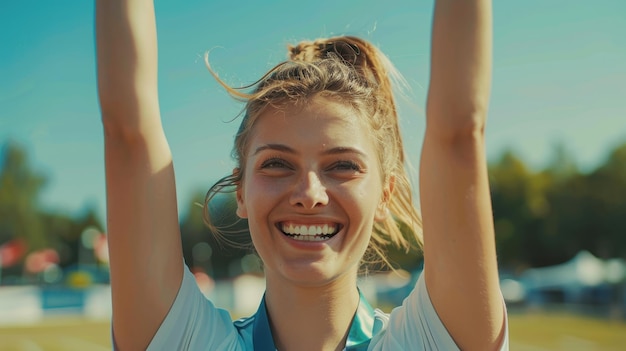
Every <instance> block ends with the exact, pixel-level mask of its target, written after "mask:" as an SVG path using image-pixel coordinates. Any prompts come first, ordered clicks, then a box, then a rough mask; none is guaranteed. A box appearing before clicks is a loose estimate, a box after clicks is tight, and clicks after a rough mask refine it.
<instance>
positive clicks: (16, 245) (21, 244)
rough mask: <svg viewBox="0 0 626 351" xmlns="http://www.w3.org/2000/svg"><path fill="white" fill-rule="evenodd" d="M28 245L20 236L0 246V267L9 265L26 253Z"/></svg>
mask: <svg viewBox="0 0 626 351" xmlns="http://www.w3.org/2000/svg"><path fill="white" fill-rule="evenodd" d="M27 249H28V245H26V241H25V240H24V239H22V238H17V239H13V240H11V241H8V242H6V243H4V244H2V245H1V246H0V267H11V266H13V265H14V264H16V263H18V262H19V261H20V259H21V258H22V256H24V254H25V253H26V250H27Z"/></svg>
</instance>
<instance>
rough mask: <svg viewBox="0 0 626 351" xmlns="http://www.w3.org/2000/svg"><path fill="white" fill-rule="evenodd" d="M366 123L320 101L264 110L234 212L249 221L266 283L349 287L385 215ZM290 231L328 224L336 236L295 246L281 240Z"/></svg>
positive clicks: (347, 110) (348, 110)
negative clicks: (377, 223) (337, 283)
mask: <svg viewBox="0 0 626 351" xmlns="http://www.w3.org/2000/svg"><path fill="white" fill-rule="evenodd" d="M366 123H367V122H365V121H364V118H363V117H361V116H359V114H358V113H357V112H355V111H354V110H353V109H351V108H349V107H346V106H344V105H343V104H341V103H338V102H334V101H332V100H329V99H327V98H321V97H317V98H315V99H314V100H313V101H312V102H311V103H310V104H308V105H307V106H306V107H304V108H302V107H300V108H296V107H287V108H282V109H274V108H270V109H268V110H266V111H265V112H264V113H263V114H262V115H261V116H260V117H259V119H258V120H257V122H256V124H255V126H254V127H253V128H254V131H253V135H252V138H251V140H250V143H249V150H248V151H249V156H248V159H247V160H246V163H245V171H244V176H243V182H242V184H241V186H240V189H239V190H238V192H237V198H238V205H239V208H238V211H237V213H238V215H239V216H240V217H243V218H247V219H248V223H249V225H250V232H251V236H252V240H253V242H254V245H255V248H256V250H257V252H258V253H259V255H260V256H261V258H262V260H263V262H264V267H265V273H266V276H267V281H268V284H272V283H274V282H275V283H277V284H281V285H282V284H285V283H286V284H294V285H304V286H323V285H327V284H329V283H331V282H334V281H336V280H338V279H339V280H346V281H345V283H346V284H350V285H352V286H354V287H355V286H356V273H357V270H358V265H359V261H360V260H361V258H362V256H363V253H364V252H365V250H366V248H367V245H368V243H369V239H370V236H371V231H372V226H373V223H374V221H375V220H381V219H383V218H384V216H385V214H386V211H385V209H384V203H383V201H382V199H383V197H384V196H383V191H384V190H383V188H384V186H383V181H382V177H381V171H380V164H379V161H378V158H377V152H376V149H375V147H376V146H375V144H374V143H373V142H372V137H371V136H370V134H369V133H368V131H367V128H368V127H367V126H366ZM386 191H388V190H386ZM289 225H291V228H293V227H295V226H303V225H304V226H307V228H308V226H313V225H315V226H320V227H324V226H325V225H327V226H328V228H329V229H328V230H329V231H331V229H330V228H336V230H335V231H336V234H335V235H334V236H332V238H330V239H327V240H324V241H300V240H295V239H293V238H291V237H289V236H287V235H285V233H284V232H283V229H287V230H288V228H289ZM271 289H272V287H271V286H269V287H268V290H271Z"/></svg>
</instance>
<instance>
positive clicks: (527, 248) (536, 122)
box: [0, 0, 626, 351]
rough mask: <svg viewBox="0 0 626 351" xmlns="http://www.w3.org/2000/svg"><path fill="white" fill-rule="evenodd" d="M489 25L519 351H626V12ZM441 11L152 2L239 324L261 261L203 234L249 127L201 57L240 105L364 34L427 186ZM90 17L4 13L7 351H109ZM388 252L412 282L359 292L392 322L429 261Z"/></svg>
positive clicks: (191, 217) (216, 259)
mask: <svg viewBox="0 0 626 351" xmlns="http://www.w3.org/2000/svg"><path fill="white" fill-rule="evenodd" d="M494 6H495V7H494V21H495V22H494V77H493V92H492V99H491V106H490V117H489V124H488V127H487V131H486V135H487V153H488V155H487V156H488V160H489V171H490V181H491V189H492V198H493V206H494V221H495V226H496V235H497V248H498V255H499V256H498V258H499V264H500V272H501V286H502V291H503V294H504V297H505V300H506V302H507V306H508V309H509V315H510V318H509V323H510V337H511V349H512V350H535V351H537V350H539V351H542V350H623V347H624V345H626V278H625V277H626V261H625V259H626V200H625V199H626V102H625V101H626V83H625V82H626V45H624V37H623V35H624V33H626V3H625V2H623V1H620V0H602V1H596V2H590V1H565V0H554V1H550V2H546V1H541V0H528V1H524V2H496V3H495V4H494ZM432 8H433V1H432V0H427V1H387V2H382V1H375V0H365V1H356V0H350V1H342V2H333V1H330V0H319V1H310V2H301V3H298V4H297V6H295V7H294V5H293V2H286V1H276V2H273V3H272V6H269V5H268V4H267V3H261V2H252V1H240V2H238V3H237V4H236V5H233V4H232V3H229V2H226V1H223V2H221V3H216V2H213V1H211V2H209V1H200V0H188V1H184V2H176V1H173V0H162V1H157V2H156V10H157V23H158V29H159V60H160V61H159V80H160V101H161V109H162V118H163V124H164V128H165V130H166V133H167V136H168V139H169V141H170V145H171V148H172V152H173V155H174V162H175V167H176V172H177V174H176V175H177V191H178V196H179V209H180V225H181V230H182V239H183V246H184V255H185V260H186V262H187V264H188V265H189V266H190V267H191V268H192V271H193V272H194V273H195V275H196V277H197V281H198V284H199V286H200V287H201V289H202V291H203V292H204V293H205V294H206V295H207V296H208V297H210V298H212V299H213V300H214V301H215V302H216V304H217V305H218V306H221V307H224V308H227V309H229V310H230V311H232V314H233V317H240V316H245V315H248V314H251V313H253V312H254V311H255V310H256V307H257V306H258V302H259V299H260V296H261V294H262V292H263V289H264V286H263V279H262V271H261V265H260V261H259V259H258V258H257V257H256V256H254V255H253V254H252V253H251V252H250V251H248V250H244V249H236V248H228V247H223V246H220V245H219V244H218V243H217V242H216V241H215V239H214V238H213V236H212V234H211V233H210V231H208V230H207V229H206V227H205V226H204V224H203V222H202V208H201V206H199V205H198V203H200V204H201V203H203V200H204V195H205V193H206V191H207V190H208V188H209V187H210V186H211V185H212V184H213V183H214V182H215V181H217V180H218V179H219V178H221V177H222V176H224V175H226V174H228V173H229V172H230V171H231V170H232V168H233V165H234V164H233V162H232V160H231V159H230V150H231V146H232V141H233V136H234V133H235V131H236V129H237V127H238V122H239V119H236V117H237V116H238V114H239V112H240V111H241V108H242V106H241V105H240V104H239V103H236V102H234V101H233V100H232V99H230V98H229V97H228V96H227V95H226V93H225V92H224V91H223V89H221V88H220V87H219V86H218V85H217V83H216V82H215V81H214V80H213V79H212V78H211V76H210V75H209V73H208V72H207V70H206V68H205V66H204V62H203V59H202V57H203V55H204V53H205V52H206V51H209V50H210V51H211V58H210V59H211V64H212V66H213V68H214V69H215V70H216V71H217V72H218V73H219V74H220V76H221V77H222V78H223V79H224V80H226V81H227V82H228V83H230V84H232V85H235V86H238V85H245V84H249V83H251V82H254V81H255V80H256V79H257V78H259V77H260V76H261V75H262V74H263V73H264V72H265V71H266V70H268V69H269V68H271V67H272V66H274V65H275V64H276V63H278V62H280V61H282V60H284V58H285V57H286V56H285V55H286V45H287V44H288V43H297V42H298V41H300V40H303V39H315V38H317V37H328V36H333V35H340V34H350V35H358V36H362V37H364V38H366V39H368V40H370V41H372V42H374V43H375V44H377V45H379V46H380V48H381V49H382V50H383V51H384V52H385V53H386V54H387V55H388V56H389V57H390V59H391V60H392V61H393V62H394V63H395V65H396V66H397V68H398V69H399V71H400V72H401V73H402V74H403V75H404V76H405V78H406V79H407V82H408V87H406V88H405V89H401V90H399V91H398V93H399V94H400V96H401V98H400V99H399V110H400V113H401V119H402V121H401V123H402V131H403V134H404V136H405V141H406V148H407V150H408V154H409V162H410V163H411V165H412V166H413V168H415V169H414V174H413V176H414V179H413V180H414V181H416V180H417V178H418V176H419V173H418V170H417V168H416V165H418V164H419V154H420V148H421V145H420V144H421V136H422V135H423V131H424V106H425V98H426V91H427V85H428V78H429V77H428V72H429V62H428V61H429V51H430V50H429V46H430V37H429V35H430V26H431V24H432V22H431V20H432ZM93 13H94V4H93V2H92V1H80V2H68V3H64V4H61V3H59V2H41V1H34V0H24V1H20V2H8V1H4V2H2V3H0V44H1V45H0V47H1V48H2V49H1V50H0V350H1V351H5V350H108V349H111V346H110V345H111V344H110V330H109V326H110V324H109V323H110V314H111V301H110V288H109V285H108V283H109V280H108V278H109V275H108V254H107V237H106V225H105V196H104V161H103V145H102V144H103V139H102V127H101V124H100V121H99V109H98V101H97V91H96V76H95V44H94V31H93V28H94V16H93ZM459 59H462V58H459ZM451 84H453V82H451ZM416 195H419V194H417V193H416ZM231 200H232V198H231V197H229V196H227V195H225V196H223V197H220V198H219V199H217V200H216V202H215V204H214V206H213V208H214V209H215V211H220V214H221V215H223V217H224V221H228V220H231V219H233V218H234V217H233V215H234V214H233V213H232V211H231V208H232V201H231ZM220 209H221V210H220ZM239 225H244V223H240V224H239ZM235 240H238V241H241V242H242V243H245V240H246V237H245V235H243V236H241V237H236V238H235ZM389 249H390V255H391V260H392V262H394V264H395V265H396V268H397V271H396V272H388V271H380V272H379V271H370V272H369V274H368V275H367V276H364V277H363V278H362V280H361V281H360V285H361V288H362V290H363V291H364V292H365V294H366V295H367V296H368V299H369V300H370V301H371V302H372V304H374V305H376V306H378V307H380V308H381V309H383V310H386V311H389V310H390V309H391V308H392V307H393V306H395V305H397V304H399V303H400V302H401V301H402V299H403V298H404V297H405V296H406V295H407V294H408V292H409V291H410V289H411V287H412V285H413V284H414V282H415V280H416V279H417V277H418V276H419V274H420V272H421V263H422V262H421V256H420V254H419V252H414V253H411V255H408V256H407V255H405V254H404V253H402V252H399V251H398V250H395V249H394V248H393V247H390V248H389Z"/></svg>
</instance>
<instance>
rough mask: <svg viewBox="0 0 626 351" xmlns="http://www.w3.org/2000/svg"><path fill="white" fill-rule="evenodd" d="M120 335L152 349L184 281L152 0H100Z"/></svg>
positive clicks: (101, 78)
mask: <svg viewBox="0 0 626 351" xmlns="http://www.w3.org/2000/svg"><path fill="white" fill-rule="evenodd" d="M96 41H97V60H98V93H99V98H100V108H101V112H102V124H103V126H104V143H105V145H104V146H105V148H104V149H105V163H106V191H107V232H108V236H109V253H110V262H111V263H110V265H111V288H112V298H113V333H114V336H115V342H116V344H117V346H118V347H119V348H120V349H122V350H140V349H145V348H146V346H147V345H148V343H149V342H150V340H151V339H152V336H153V335H154V333H155V332H156V330H157V328H158V327H159V325H160V323H161V322H162V320H163V319H164V317H165V315H166V313H167V312H168V310H169V308H170V306H171V305H172V302H173V301H174V298H175V296H176V293H177V291H178V288H179V286H180V281H181V279H182V262H183V258H182V250H181V242H180V232H179V225H178V214H177V208H176V191H175V185H174V171H173V167H172V157H171V153H170V150H169V146H168V144H167V141H166V139H165V135H164V133H163V129H162V126H161V120H160V114H159V103H158V93H157V44H156V25H155V18H154V5H153V3H152V0H97V2H96Z"/></svg>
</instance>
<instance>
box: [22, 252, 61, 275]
mask: <svg viewBox="0 0 626 351" xmlns="http://www.w3.org/2000/svg"><path fill="white" fill-rule="evenodd" d="M58 263H59V253H58V252H56V250H54V249H41V250H38V251H33V252H31V253H29V254H28V256H26V264H25V268H26V270H27V271H28V272H30V273H40V272H43V271H44V270H46V268H48V267H49V266H50V265H52V264H58Z"/></svg>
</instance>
